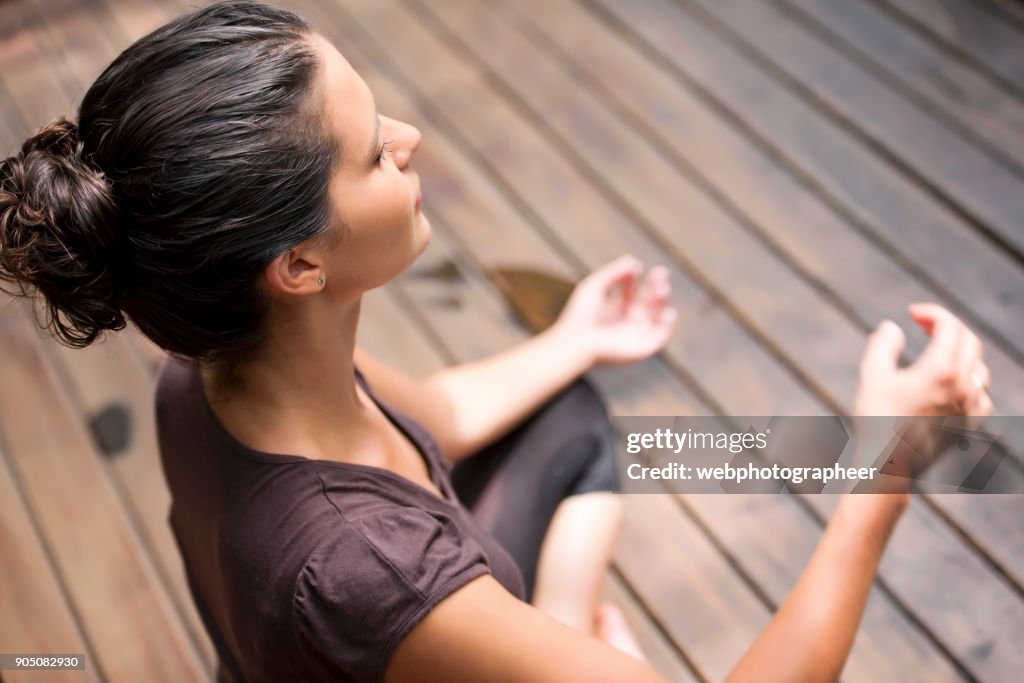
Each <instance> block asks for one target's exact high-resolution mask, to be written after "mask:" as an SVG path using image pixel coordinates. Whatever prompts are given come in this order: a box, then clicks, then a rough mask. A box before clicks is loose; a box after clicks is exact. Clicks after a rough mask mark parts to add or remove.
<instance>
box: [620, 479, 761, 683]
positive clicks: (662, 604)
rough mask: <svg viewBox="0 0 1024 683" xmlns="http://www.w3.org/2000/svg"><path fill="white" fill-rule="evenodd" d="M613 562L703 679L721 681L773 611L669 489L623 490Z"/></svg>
mask: <svg viewBox="0 0 1024 683" xmlns="http://www.w3.org/2000/svg"><path fill="white" fill-rule="evenodd" d="M625 502H626V505H625V512H626V514H625V524H624V529H623V534H622V539H621V541H620V543H619V547H618V549H617V551H616V553H615V563H616V566H617V567H618V568H619V571H620V572H622V574H623V576H624V577H626V579H627V580H628V581H629V583H630V584H631V585H632V586H633V590H634V591H636V592H638V593H641V594H643V593H647V594H648V595H654V596H657V598H656V601H654V602H652V601H651V600H650V599H645V604H646V606H647V608H648V609H650V610H651V611H652V612H653V614H654V616H655V618H656V619H657V620H658V622H659V623H660V624H662V625H663V626H664V628H665V630H666V631H667V632H668V633H669V635H670V636H671V637H672V640H673V641H674V642H676V643H677V644H679V645H680V646H681V647H682V648H683V649H684V650H685V651H686V653H687V655H688V658H689V659H690V661H692V662H693V663H694V664H695V665H696V667H697V673H698V675H699V676H701V677H702V678H703V679H705V680H712V681H721V680H725V677H726V675H727V674H728V673H729V671H731V670H732V667H733V666H735V665H736V662H738V661H739V658H740V657H741V656H742V655H743V653H744V652H746V650H747V648H748V647H749V646H750V645H751V643H753V641H754V640H755V639H756V637H757V635H758V634H759V633H760V632H761V631H762V630H763V629H764V627H765V626H767V624H768V621H769V620H770V613H769V612H768V610H767V609H765V607H764V605H763V604H762V603H761V602H759V601H758V600H757V598H756V597H754V595H753V594H752V593H750V592H749V590H748V589H747V588H746V586H744V585H743V584H742V582H741V581H740V580H739V579H738V578H737V577H736V575H735V574H734V573H733V571H732V569H731V567H730V566H729V565H728V564H727V563H726V561H725V559H724V558H723V557H722V556H721V555H720V554H719V553H718V552H717V551H716V549H715V547H714V546H713V545H712V544H711V543H710V542H709V541H708V540H707V538H705V537H704V536H703V535H702V534H701V533H700V531H699V530H698V528H697V527H696V526H695V525H694V524H693V523H692V522H691V521H690V520H689V519H688V518H687V517H685V516H683V515H681V514H679V510H678V508H677V507H676V506H675V505H674V504H673V502H672V498H671V497H670V496H664V495H657V494H634V495H627V496H626V500H625Z"/></svg>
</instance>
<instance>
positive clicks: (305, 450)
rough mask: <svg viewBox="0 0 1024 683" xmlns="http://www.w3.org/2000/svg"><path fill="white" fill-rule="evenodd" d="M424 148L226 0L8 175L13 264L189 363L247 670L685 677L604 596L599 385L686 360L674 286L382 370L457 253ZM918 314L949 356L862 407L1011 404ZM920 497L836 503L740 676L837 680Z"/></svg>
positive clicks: (257, 15) (863, 390) (885, 386)
mask: <svg viewBox="0 0 1024 683" xmlns="http://www.w3.org/2000/svg"><path fill="white" fill-rule="evenodd" d="M419 137H420V136H419V132H418V131H417V130H416V129H415V128H413V127H412V126H409V125H407V124H404V123H401V122H398V121H395V120H392V119H389V118H386V117H383V116H380V115H379V114H378V113H377V112H376V108H375V105H374V102H373V97H372V95H371V94H370V92H369V90H368V89H367V87H366V85H365V83H364V82H363V81H362V80H361V79H360V78H359V76H358V75H357V74H356V73H355V72H354V71H353V70H352V68H351V67H350V66H349V65H348V63H347V62H346V61H345V59H344V58H343V57H342V56H341V55H340V54H339V53H338V52H337V50H335V49H334V48H333V46H331V45H330V43H328V42H327V41H326V40H324V39H323V38H322V37H320V36H319V35H318V34H316V33H315V32H313V31H312V30H311V29H310V28H309V27H308V26H307V25H306V24H305V23H304V22H303V21H302V20H301V19H299V18H298V17H296V16H295V15H293V14H291V13H289V12H286V11H283V10H278V9H275V8H272V7H268V6H264V5H259V4H254V3H249V2H228V3H224V4H218V5H214V6H211V7H208V8H206V9H203V10H199V11H197V12H194V13H193V14H191V15H188V16H186V17H183V18H181V19H179V20H177V21H175V22H173V23H171V24H169V25H167V26H165V27H163V28H161V29H158V30H157V31H156V32H154V33H153V34H151V35H149V36H147V37H145V38H143V39H141V40H140V41H138V42H137V43H136V44H134V45H133V46H132V47H130V48H129V49H128V50H126V51H125V52H124V53H123V54H122V55H121V56H119V57H118V59H117V60H115V62H114V63H113V64H111V65H110V67H108V68H107V69H106V71H104V73H103V74H102V75H101V76H100V77H99V79H98V80H97V81H96V83H95V84H93V86H92V87H91V88H90V90H89V92H88V93H87V94H86V96H85V98H84V99H83V102H82V105H81V108H80V111H79V120H78V123H77V125H75V124H72V123H69V122H67V121H64V120H60V121H57V122H55V123H53V124H50V125H49V126H47V127H45V128H44V129H42V130H41V131H39V132H38V133H37V134H36V135H35V136H33V137H32V138H31V139H29V140H28V141H27V142H26V143H25V145H24V146H23V148H22V150H21V152H20V153H19V154H17V155H16V156H13V157H11V158H9V159H7V160H5V161H4V162H3V165H2V167H0V212H2V213H0V263H2V265H3V268H2V269H0V275H2V276H3V278H4V279H5V280H7V281H10V282H14V283H16V284H17V289H18V292H19V293H21V294H24V295H30V294H32V293H34V292H36V291H37V292H39V293H40V294H41V295H42V296H43V297H44V298H45V300H46V303H47V311H48V319H47V324H49V325H50V326H51V327H52V328H53V329H54V331H55V332H56V333H57V335H58V336H59V337H60V338H61V339H62V340H63V341H64V342H65V343H68V344H69V345H72V346H79V347H81V346H85V345H87V344H89V343H91V342H92V341H94V340H95V339H96V338H97V337H98V336H99V335H100V334H102V332H103V331H104V330H117V329H121V328H123V327H124V326H125V321H126V317H127V318H130V319H131V320H132V321H133V322H134V323H135V324H136V325H137V326H138V327H139V329H140V330H141V331H142V332H143V333H145V334H146V335H147V336H148V337H149V338H150V339H152V340H153V341H154V342H155V343H157V344H158V345H159V346H161V347H162V348H164V349H166V350H168V351H169V352H171V354H172V356H171V358H170V359H169V360H168V361H166V362H165V363H164V365H163V366H162V368H161V372H160V376H159V380H158V390H157V417H158V428H159V439H160V449H161V458H162V462H163V466H164V472H165V475H166V477H167V481H168V484H169V487H170V490H171V493H172V499H173V505H172V510H171V524H172V528H173V531H174V534H175V538H176V540H177V542H178V544H179V547H180V549H181V552H182V556H183V559H184V563H185V568H186V572H187V576H188V580H189V583H190V588H191V590H192V594H193V597H194V599H195V602H196V605H197V607H198V609H199V612H200V614H201V616H202V618H203V621H204V624H205V626H206V628H207V630H208V632H209V634H210V636H211V639H212V640H213V642H214V644H215V646H216V649H217V652H218V655H219V658H220V667H219V671H218V678H219V679H220V680H223V681H264V680H265V681H286V680H302V681H321V680H322V681H328V680H360V681H362V680H388V681H429V680H444V681H506V680H507V681H513V680H516V681H518V680H523V681H548V680H550V681H564V680H585V681H594V680H602V681H654V680H660V678H659V677H658V676H657V674H656V673H655V672H654V671H653V670H652V669H651V668H650V667H649V666H648V665H647V664H645V663H644V662H643V661H642V659H641V658H640V657H639V656H630V654H628V653H629V652H632V653H633V654H634V655H638V654H639V653H638V652H636V649H635V644H634V643H633V642H632V641H631V639H630V637H629V634H628V631H626V629H625V628H624V626H623V624H622V622H621V616H620V615H618V614H617V613H616V612H615V611H614V610H612V609H610V608H609V607H608V606H599V605H598V603H597V592H598V585H599V581H600V579H601V577H602V575H603V572H604V570H605V567H606V564H607V561H608V557H609V555H610V552H611V548H612V545H613V543H614V539H615V534H616V530H617V526H618V520H619V509H618V501H617V499H616V498H615V497H614V496H613V495H611V492H613V491H614V490H615V477H614V471H613V469H612V467H611V461H610V441H609V426H608V422H607V419H606V415H605V411H604V408H603V406H602V404H601V402H600V400H599V399H598V398H597V396H596V394H595V393H594V392H593V390H592V389H590V388H589V386H588V385H587V384H585V383H583V382H582V381H580V380H579V377H580V375H582V374H583V373H584V372H585V371H587V370H588V369H589V368H590V367H592V366H593V365H595V364H597V363H606V362H627V361H633V360H639V359H642V358H645V357H647V356H649V355H651V354H653V353H655V352H657V351H658V350H659V349H661V348H662V346H663V345H664V344H665V342H666V340H667V339H668V336H669V334H670V332H671V331H672V328H673V326H674V322H675V314H674V312H673V311H672V309H671V308H670V307H668V305H667V301H668V298H669V285H668V282H667V275H666V272H665V270H664V269H660V268H655V269H652V270H651V271H650V273H648V274H647V276H646V277H645V278H641V271H642V268H641V266H640V265H639V264H638V263H636V262H635V261H634V260H632V259H629V258H622V259H619V260H617V261H615V262H613V263H611V264H609V265H608V266H606V267H604V268H602V269H600V270H598V271H597V272H595V273H594V274H592V275H590V276H589V277H588V278H586V279H584V280H583V282H582V283H581V284H580V285H579V286H578V287H577V288H576V290H575V291H574V293H573V295H572V297H571V298H570V301H569V303H568V304H567V306H566V308H565V310H564V311H563V313H562V314H561V316H560V318H559V319H558V321H557V322H556V324H555V325H554V326H552V327H551V328H550V329H549V330H548V331H546V332H544V333H542V334H540V335H538V336H537V337H535V338H534V339H531V340H530V341H528V342H526V343H525V344H523V345H521V346H519V347H517V348H515V349H512V350H510V351H508V352H506V353H504V354H501V355H498V356H496V357H493V358H490V359H487V360H484V361H480V362H477V363H472V364H468V365H465V366H460V367H456V368H450V369H447V370H444V371H441V372H438V373H436V374H434V375H432V376H430V377H428V378H426V379H425V380H423V381H419V382H418V381H415V380H412V379H410V378H407V377H405V376H404V375H402V374H400V373H398V372H396V371H394V370H391V369H389V368H387V367H385V366H384V365H382V364H380V363H379V362H377V361H375V360H374V359H373V358H372V357H371V356H369V355H367V354H366V353H365V352H364V351H363V350H361V349H358V348H356V345H355V336H356V334H355V333H356V327H357V322H358V317H359V304H360V299H361V295H362V294H363V292H365V291H367V290H369V289H372V288H374V287H377V286H380V285H382V284H384V283H386V282H388V281H390V280H391V279H392V278H394V277H395V276H397V275H398V274H399V273H401V272H402V271H403V270H404V269H406V268H407V267H408V266H409V265H410V264H411V263H412V262H413V261H414V260H415V259H416V257H417V256H418V255H419V254H420V253H421V252H422V251H423V249H424V248H425V246H426V244H427V242H428V240H429V237H430V225H429V222H428V221H427V219H426V217H425V216H424V215H423V213H422V212H421V202H422V196H421V194H420V192H419V182H418V178H417V176H416V174H415V173H414V171H413V170H412V159H413V157H414V154H415V151H416V148H417V145H418V143H419ZM641 279H642V282H641ZM911 312H912V314H913V315H914V317H915V319H916V320H917V322H918V323H919V324H921V325H922V326H924V327H925V328H926V330H927V331H928V332H929V333H930V334H932V335H933V341H932V343H931V344H930V345H929V347H928V348H927V350H926V351H925V353H924V354H923V356H922V358H921V359H920V360H919V361H918V362H916V363H915V364H914V365H912V366H910V367H909V368H906V369H902V370H901V369H898V368H897V360H898V358H899V356H900V353H901V350H902V344H903V337H902V332H901V331H900V330H899V328H898V327H896V326H895V325H894V324H892V323H886V324H883V325H882V326H881V327H880V328H879V330H878V331H877V332H876V333H875V334H874V335H872V337H871V339H870V341H869V344H868V348H867V351H866V352H865V356H864V360H863V363H862V370H863V371H862V380H861V386H860V393H859V395H858V398H857V410H858V411H859V412H861V413H875V414H892V415H900V414H903V415H911V414H953V413H958V414H959V413H971V414H987V413H988V412H989V411H990V410H991V404H990V402H989V401H988V397H987V394H986V391H985V387H986V386H987V383H988V370H987V368H986V366H985V365H984V363H983V361H982V358H981V345H980V342H979V341H978V339H977V337H975V336H974V335H973V334H972V333H970V332H969V331H968V330H967V329H966V328H965V327H964V326H963V325H962V324H961V323H960V322H959V321H958V320H956V318H954V317H953V316H952V315H950V314H949V313H948V312H946V311H945V310H943V309H941V308H939V307H937V306H933V305H919V306H917V307H913V308H912V309H911ZM442 453H443V456H442ZM444 459H447V460H449V461H454V462H456V465H455V468H454V470H452V472H451V473H449V471H448V465H447V464H446V463H445V461H444ZM906 503H907V494H906V493H897V494H893V495H877V496H850V497H849V499H848V500H845V501H844V502H843V503H842V504H841V505H840V506H839V509H838V511H837V513H836V515H835V517H834V519H833V520H832V522H831V523H830V525H829V527H828V529H827V531H826V533H825V535H824V537H823V539H822V542H821V544H820V547H819V549H818V551H817V553H816V554H815V555H814V557H813V558H812V560H811V563H810V565H809V567H808V568H807V570H806V572H805V574H804V575H803V576H802V578H801V580H800V582H799V583H798V585H797V586H796V588H795V589H794V591H793V594H792V595H791V596H790V598H789V599H788V600H787V601H786V602H785V604H784V605H783V606H782V608H781V609H780V610H779V612H778V614H777V615H776V617H775V618H774V620H773V621H772V622H771V624H770V625H769V627H768V628H767V630H766V631H765V633H764V634H763V635H762V636H761V637H760V638H759V639H758V641H757V642H756V643H755V644H754V646H753V647H752V648H751V650H750V652H749V653H748V654H747V655H746V656H745V657H744V659H743V660H742V661H741V662H740V664H739V665H738V667H737V669H736V671H735V672H734V674H733V678H734V679H735V680H759V681H763V680H769V679H777V680H798V679H799V680H832V679H834V678H835V677H836V676H837V675H838V673H839V671H840V670H841V668H842V664H843V661H844V660H845V657H846V655H847V653H848V652H849V648H850V646H851V643H852V639H853V635H854V633H855V630H856V626H857V622H858V620H859V618H860V612H861V610H862V608H863V605H864V602H865V600H866V596H867V591H868V589H869V587H870V584H871V581H872V578H873V576H874V572H875V569H876V567H877V563H878V561H879V557H880V555H881V552H882V549H883V547H884V545H885V542H886V540H887V538H888V536H889V534H890V532H891V530H892V528H893V525H894V524H895V523H896V521H897V519H898V518H899V515H900V513H901V511H902V510H903V508H904V507H905V506H906ZM824 596H828V597H827V598H826V597H824ZM595 636H596V637H595ZM797 643H798V646H797V645H795V644H797ZM611 645H615V646H616V647H612V646H611ZM624 651H625V652H624Z"/></svg>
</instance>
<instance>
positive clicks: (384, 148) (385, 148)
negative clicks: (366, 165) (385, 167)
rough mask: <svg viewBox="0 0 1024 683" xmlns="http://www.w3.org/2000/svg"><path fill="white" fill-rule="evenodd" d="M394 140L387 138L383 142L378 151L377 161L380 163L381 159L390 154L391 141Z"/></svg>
mask: <svg viewBox="0 0 1024 683" xmlns="http://www.w3.org/2000/svg"><path fill="white" fill-rule="evenodd" d="M392 142H394V141H393V140H385V141H384V142H383V143H381V146H380V151H379V152H377V163H380V162H381V161H383V160H384V157H385V156H387V155H388V154H391V143H392Z"/></svg>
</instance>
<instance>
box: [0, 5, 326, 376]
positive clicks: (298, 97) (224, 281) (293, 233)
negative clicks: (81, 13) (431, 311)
mask: <svg viewBox="0 0 1024 683" xmlns="http://www.w3.org/2000/svg"><path fill="white" fill-rule="evenodd" d="M310 36H311V29H310V27H309V26H308V24H306V23H305V22H304V21H303V20H302V19H301V18H299V17H298V16H296V15H295V14H293V13H291V12H288V11H285V10H281V9H277V8H274V7H270V6H268V5H263V4H259V3H255V2H223V3H219V4H215V5H212V6H209V7H206V8H204V9H201V10H199V11H197V12H194V13H192V14H189V15H187V16H184V17H181V18H179V19H177V20H175V21H173V22H171V23H170V24H167V25H166V26H163V27H161V28H159V29H157V30H156V31H154V32H153V33H151V34H149V35H148V36H145V37H144V38H141V39H140V40H138V41H137V42H136V43H135V44H133V45H132V46H131V47H129V48H128V49H127V50H125V51H124V52H123V53H121V55H119V56H118V57H117V59H115V60H114V62H113V63H112V64H111V65H110V66H108V67H107V68H106V70H105V71H104V72H103V73H102V74H101V75H100V77H99V78H98V79H97V80H96V82H95V83H93V85H92V86H91V87H90V88H89V91H88V92H87V93H86V95H85V97H84V99H83V100H82V105H81V107H80V109H79V113H78V125H77V126H76V125H75V124H73V123H71V122H69V121H67V120H65V119H58V120H57V121H55V122H53V123H51V124H49V125H47V126H46V127H44V128H42V129H41V130H40V131H38V132H37V133H36V134H35V135H34V136H33V137H32V138H30V139H29V140H28V141H26V142H25V143H24V145H23V146H22V148H21V151H20V153H19V154H17V155H15V156H12V157H10V158H8V159H6V160H4V161H3V162H2V163H0V280H3V281H5V282H9V283H14V284H15V285H16V287H15V288H14V289H13V291H12V290H11V289H8V288H4V291H7V292H8V293H13V294H17V295H21V296H31V295H32V294H33V293H34V292H39V293H40V294H41V295H42V296H43V298H44V300H45V304H46V320H45V321H44V322H41V323H40V324H41V325H44V326H46V327H49V328H50V329H51V330H52V332H53V333H54V334H55V336H56V337H57V338H58V339H59V340H60V341H62V342H63V343H65V344H67V345H69V346H72V347H76V348H81V347H84V346H86V345H88V344H90V343H92V342H93V341H95V340H96V339H97V337H99V336H100V335H102V333H103V331H104V330H120V329H122V328H124V327H125V324H126V317H125V316H126V315H127V318H129V319H130V320H131V321H132V322H134V323H135V324H136V325H137V326H138V327H139V329H140V330H141V331H142V332H143V333H144V334H145V335H146V336H148V337H149V338H150V339H152V340H153V341H154V342H155V343H156V344H158V345H159V346H161V347H162V348H164V349H166V350H168V351H171V352H173V353H175V354H178V355H180V356H184V357H187V358H190V359H193V360H196V361H199V360H209V361H215V362H228V363H230V362H233V361H236V360H239V359H241V358H243V357H245V355H246V354H249V353H251V352H252V351H254V350H255V349H256V348H258V347H259V345H260V344H261V342H262V340H263V335H264V318H265V316H266V313H267V310H268V305H269V304H268V300H267V297H266V295H265V292H264V290H263V287H262V280H263V278H261V277H260V274H261V272H262V271H263V269H264V268H265V267H266V266H267V265H268V264H269V263H270V261H272V260H273V259H274V258H275V257H276V256H277V255H279V254H281V253H283V252H285V251H287V250H288V249H290V248H292V247H294V246H296V245H297V244H299V243H300V242H303V241H305V240H307V239H310V238H312V237H318V236H319V237H327V238H330V241H334V240H336V239H337V236H336V233H335V231H331V230H330V210H329V203H328V194H327V187H328V182H329V180H330V176H331V171H332V167H333V163H334V160H335V159H336V158H337V154H338V149H336V147H335V145H334V144H333V143H332V141H331V138H330V135H329V134H327V133H326V131H325V130H324V129H323V128H322V126H321V125H320V123H319V115H318V114H319V112H318V111H317V110H318V109H319V108H321V107H322V98H318V97H316V96H314V95H313V91H314V90H315V84H314V78H315V74H316V73H317V71H318V59H317V56H316V52H315V47H314V45H313V43H312V42H311V41H310Z"/></svg>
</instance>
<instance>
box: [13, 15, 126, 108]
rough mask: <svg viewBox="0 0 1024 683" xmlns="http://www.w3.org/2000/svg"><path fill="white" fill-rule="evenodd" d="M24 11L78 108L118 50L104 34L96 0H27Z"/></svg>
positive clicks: (75, 106)
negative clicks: (30, 19) (35, 27)
mask: <svg viewBox="0 0 1024 683" xmlns="http://www.w3.org/2000/svg"><path fill="white" fill-rule="evenodd" d="M26 4H27V5H28V6H27V7H25V8H24V9H25V12H26V14H27V15H28V16H29V17H32V18H33V19H34V21H33V22H32V23H33V25H37V26H38V30H36V31H35V35H36V39H37V41H38V42H39V45H40V48H41V49H42V51H43V53H44V54H45V55H46V56H47V59H48V61H49V62H50V65H51V68H54V69H55V70H56V72H57V73H58V75H60V76H61V79H60V80H61V81H62V82H63V83H65V84H66V89H68V90H69V92H70V94H71V97H70V98H69V101H70V102H71V103H72V105H71V107H70V109H71V110H73V111H76V112H77V110H78V105H79V104H80V103H81V100H82V97H83V96H84V95H85V92H86V90H87V89H88V87H89V86H90V85H92V82H93V81H94V80H96V77H97V76H99V75H100V73H101V72H102V70H103V69H104V68H105V67H106V66H107V65H108V64H109V63H110V62H112V61H113V60H114V58H115V57H117V55H118V53H119V52H120V51H119V50H118V49H117V47H116V46H115V45H114V43H113V42H112V41H111V40H110V39H109V38H108V36H107V32H106V30H105V28H104V24H103V22H102V21H101V20H100V18H99V16H98V13H97V11H96V5H97V2H96V0H87V1H84V2H83V0H30V2H28V3H26Z"/></svg>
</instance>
